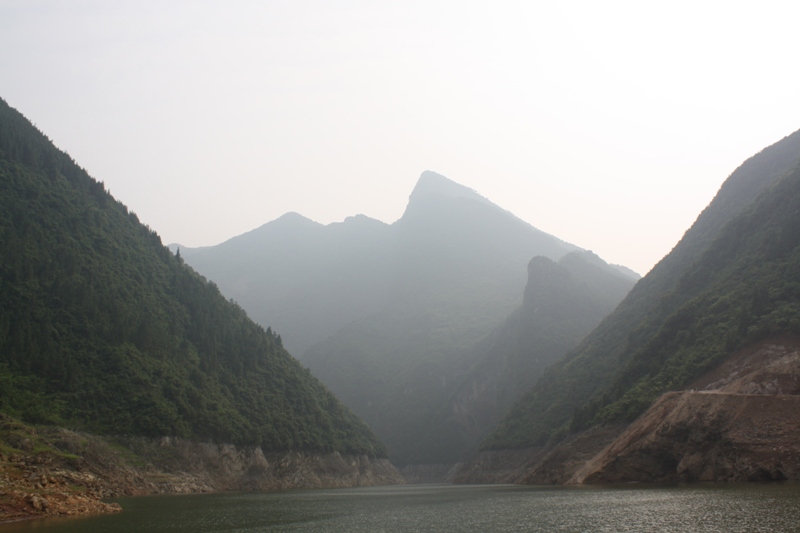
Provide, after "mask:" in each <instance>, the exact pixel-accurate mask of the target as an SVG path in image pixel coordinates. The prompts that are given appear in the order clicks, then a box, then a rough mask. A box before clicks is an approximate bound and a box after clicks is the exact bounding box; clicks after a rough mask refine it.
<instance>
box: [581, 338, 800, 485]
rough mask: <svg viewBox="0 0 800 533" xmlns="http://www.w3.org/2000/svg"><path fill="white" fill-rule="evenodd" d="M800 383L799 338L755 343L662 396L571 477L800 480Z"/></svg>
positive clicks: (586, 480)
mask: <svg viewBox="0 0 800 533" xmlns="http://www.w3.org/2000/svg"><path fill="white" fill-rule="evenodd" d="M799 385H800V339H798V338H797V337H795V336H784V337H781V338H778V339H772V340H769V341H765V342H761V343H758V344H756V345H754V346H752V347H750V348H748V349H746V350H742V351H741V352H739V353H737V354H735V355H734V356H733V357H731V358H730V359H728V360H727V361H726V362H725V363H723V364H722V365H720V366H719V367H718V368H716V369H714V370H713V371H711V372H709V373H708V374H707V375H706V376H703V377H702V378H700V379H699V380H697V381H696V382H695V383H694V384H693V386H692V388H691V389H690V390H688V391H677V392H670V393H667V394H664V395H663V396H661V398H659V399H658V400H657V401H656V402H655V403H654V404H653V406H652V407H651V408H650V409H649V410H648V411H647V412H646V413H644V414H643V415H642V416H641V417H639V419H637V420H636V421H635V422H633V423H632V424H631V425H630V427H628V429H627V430H626V431H625V432H624V433H623V434H622V435H620V437H619V438H618V439H617V440H616V441H614V442H613V443H612V444H611V445H610V446H609V447H608V448H606V449H605V450H603V451H602V452H601V453H599V454H598V455H597V456H595V457H594V458H593V459H592V460H591V461H589V462H588V463H587V464H586V465H585V466H584V467H583V468H581V469H580V470H579V471H578V472H577V473H576V474H575V475H574V476H573V478H572V479H571V480H570V482H572V483H614V482H627V481H768V480H784V479H791V480H797V479H800V395H798V394H799V393H800V386H799Z"/></svg>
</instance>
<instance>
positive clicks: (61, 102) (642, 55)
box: [0, 0, 800, 274]
mask: <svg viewBox="0 0 800 533" xmlns="http://www.w3.org/2000/svg"><path fill="white" fill-rule="evenodd" d="M798 5H800V4H798V3H797V2H788V1H787V2H768V1H763V0H760V1H758V2H755V1H751V2H735V1H727V2H721V1H720V2H702V1H697V0H694V1H691V2H683V1H674V0H673V1H670V2H643V1H634V2H615V1H609V0H605V1H602V2H598V1H587V2H569V1H541V2H536V1H519V2H501V1H492V2H488V1H486V2H471V1H465V0H458V1H455V0H454V1H435V0H425V1H415V0H404V1H402V2H387V1H377V0H373V1H327V2H323V1H303V0H291V1H261V2H243V1H240V2H236V1H230V0H227V1H224V2H222V1H219V2H212V1H198V0H191V1H168V0H159V1H145V0H135V1H120V0H114V1H106V0H94V1H89V0H87V1H80V0H58V1H55V0H54V1H37V0H19V1H17V0H0V97H2V98H4V99H5V100H6V101H7V102H8V103H9V104H10V105H11V106H12V107H15V108H17V109H18V110H19V111H21V112H22V113H23V114H24V115H25V116H27V117H28V118H29V119H30V120H31V121H33V122H34V123H35V124H36V125H37V126H38V127H39V128H40V129H41V130H42V131H44V133H46V134H47V135H48V136H49V137H50V138H51V139H52V140H53V141H54V142H55V144H56V145H57V146H58V147H60V148H61V149H63V150H66V151H67V152H69V153H70V155H72V156H73V157H74V158H75V159H76V160H77V161H78V163H79V164H81V165H82V166H84V167H85V168H86V169H87V170H88V171H89V173H90V174H91V175H93V176H94V177H95V178H97V179H99V180H102V181H104V182H105V183H106V186H107V187H108V188H109V189H110V191H111V192H112V194H114V195H115V196H116V197H117V198H118V199H120V200H121V201H122V202H123V203H125V204H126V205H128V207H130V208H131V209H133V210H134V211H135V212H136V213H137V214H138V215H139V218H140V219H141V220H142V221H143V222H145V223H147V224H149V225H150V226H151V227H153V228H154V229H155V230H157V231H158V232H159V234H160V235H161V236H162V239H163V241H164V242H165V244H166V243H171V242H179V243H182V244H184V245H187V246H201V245H211V244H216V243H219V242H221V241H223V240H226V239H227V238H229V237H232V236H234V235H238V234H240V233H243V232H245V231H248V230H250V229H253V228H255V227H257V226H260V225H261V224H263V223H265V222H267V221H270V220H272V219H275V218H277V217H278V216H280V215H281V214H283V213H285V212H287V211H297V212H299V213H302V214H304V215H306V216H307V217H309V218H312V219H314V220H316V221H319V222H322V223H329V222H335V221H341V220H342V219H344V218H345V217H346V216H350V215H354V214H357V213H363V214H366V215H368V216H371V217H374V218H377V219H380V220H383V221H385V222H393V221H395V220H396V219H397V218H399V217H400V215H401V214H402V212H403V209H404V207H405V204H406V202H407V200H408V195H409V194H410V192H411V190H412V188H413V186H414V184H415V183H416V180H417V178H418V177H419V174H420V173H421V172H422V171H423V170H426V169H429V170H434V171H436V172H439V173H441V174H444V175H446V176H448V177H449V178H451V179H453V180H455V181H457V182H459V183H461V184H463V185H466V186H468V187H471V188H473V189H475V190H477V191H478V192H479V193H481V194H483V195H484V196H486V197H487V198H488V199H490V200H491V201H493V202H495V203H497V204H499V205H500V206H502V207H504V208H506V209H508V210H509V211H511V212H513V213H514V214H516V215H517V216H519V217H520V218H522V219H524V220H526V221H528V222H530V223H531V224H533V225H534V226H536V227H538V228H540V229H542V230H544V231H547V232H549V233H552V234H554V235H556V236H558V237H560V238H562V239H564V240H567V241H569V242H572V243H574V244H577V245H578V246H581V247H584V248H588V249H591V250H593V251H595V252H596V253H598V254H599V255H600V256H601V257H603V258H604V259H606V260H608V261H610V262H614V263H621V264H624V265H626V266H629V267H631V268H633V269H634V270H637V271H638V272H640V273H642V274H644V273H646V272H647V271H648V270H649V269H650V268H651V267H652V266H653V264H655V263H656V262H657V261H658V260H659V259H660V258H661V257H663V256H664V255H665V254H666V253H668V252H669V251H670V249H671V248H672V246H674V244H675V243H676V242H677V241H678V240H679V239H680V237H681V236H682V234H683V232H684V231H685V230H686V229H687V228H688V227H689V226H690V225H691V223H692V222H693V221H694V219H695V218H696V217H697V215H698V214H699V212H700V211H701V210H702V209H703V208H704V207H705V206H706V205H707V204H708V202H709V201H710V200H711V198H712V197H713V195H714V194H715V193H716V191H717V190H718V188H719V186H720V185H721V184H722V182H723V181H724V179H725V178H726V177H727V176H728V175H729V174H730V173H731V172H732V171H733V170H734V169H735V168H736V167H737V166H738V165H739V164H740V163H741V162H742V161H743V160H744V159H746V158H747V157H749V156H750V155H752V154H754V153H755V152H757V151H758V150H760V149H762V148H763V147H765V146H767V145H769V144H772V143H773V142H776V141H778V140H779V139H781V138H782V137H784V136H786V135H788V134H790V133H791V132H793V131H795V130H796V129H798V128H800V68H799V67H798V65H800V62H799V61H798V57H797V52H798V49H799V48H798V46H799V45H798V42H797V24H798V20H800V7H795V6H798Z"/></svg>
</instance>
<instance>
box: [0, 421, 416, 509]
mask: <svg viewBox="0 0 800 533" xmlns="http://www.w3.org/2000/svg"><path fill="white" fill-rule="evenodd" d="M404 482H405V481H404V480H403V478H402V477H401V476H400V474H399V473H398V472H397V470H396V469H395V468H394V467H393V466H392V465H391V463H389V461H388V460H386V459H374V458H370V457H368V456H366V455H342V454H339V453H336V452H334V453H329V454H320V453H312V452H285V453H264V452H263V451H262V450H261V448H259V447H237V446H233V445H229V444H213V443H197V442H191V441H187V440H183V439H175V438H168V437H167V438H162V439H143V438H129V439H106V438H100V437H95V436H91V435H86V434H81V433H76V432H73V431H68V430H65V429H60V428H34V427H31V426H27V425H24V424H21V423H19V422H16V421H14V420H12V419H10V418H8V417H3V415H0V522H3V521H8V520H17V519H23V518H32V517H37V516H65V515H75V514H92V513H106V512H116V511H120V510H121V508H120V507H119V506H118V505H117V504H113V503H105V502H103V501H101V500H102V499H104V498H113V497H118V496H135V495H145V494H160V493H193V492H212V491H225V490H279V489H293V488H328V487H355V486H371V485H388V484H401V483H404Z"/></svg>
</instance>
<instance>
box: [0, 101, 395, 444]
mask: <svg viewBox="0 0 800 533" xmlns="http://www.w3.org/2000/svg"><path fill="white" fill-rule="evenodd" d="M0 246H1V247H2V254H0V301H1V302H2V307H0V411H2V412H5V413H8V414H10V415H13V416H16V417H20V418H21V419H23V420H26V421H30V422H36V423H50V424H61V425H66V426H70V427H77V428H81V429H85V430H88V431H92V432H97V433H104V434H133V435H144V436H153V437H155V436H161V435H176V436H182V437H187V438H193V439H201V440H214V441H221V442H231V443H235V444H253V445H255V444H258V445H261V446H263V447H264V448H265V449H268V450H315V451H329V450H336V451H341V452H354V453H368V454H371V455H384V454H385V449H384V448H383V446H382V445H381V444H380V443H379V441H378V440H377V439H376V438H375V437H374V436H373V434H372V433H371V432H370V430H369V428H368V427H367V426H366V424H364V423H363V422H361V421H360V420H359V419H357V418H356V417H355V416H354V415H353V414H352V413H351V412H350V411H349V410H348V409H347V408H345V407H344V406H343V405H342V404H341V403H340V402H339V401H338V400H337V399H336V398H335V397H334V396H333V395H332V394H331V393H330V392H329V391H328V390H327V389H326V388H325V387H324V386H323V385H321V384H320V383H319V381H317V380H316V379H315V378H314V377H313V376H311V374H310V372H309V371H308V370H307V369H305V368H303V367H302V366H301V365H300V364H299V363H298V362H297V361H296V360H294V359H293V358H292V357H291V356H290V355H289V354H288V353H287V352H286V350H284V349H283V347H282V344H281V339H280V337H279V336H277V335H275V334H274V333H273V332H272V331H271V330H269V329H267V330H266V331H265V330H264V329H263V328H262V327H261V326H259V325H257V324H255V323H253V322H252V321H251V320H250V319H248V317H247V315H246V313H245V312H244V311H243V310H242V309H241V308H240V307H239V306H238V305H237V304H236V303H234V302H233V301H227V300H226V299H225V298H223V297H222V296H221V295H220V292H219V290H218V289H217V287H216V286H215V285H214V284H213V283H210V282H207V281H206V280H205V279H204V278H203V277H201V276H200V275H198V274H197V273H195V272H194V271H193V270H192V269H191V268H190V267H188V266H187V265H186V264H184V262H183V260H182V259H181V258H180V255H177V256H176V255H173V254H172V253H171V252H170V251H169V250H168V249H167V248H166V247H164V246H163V245H162V243H161V239H160V238H159V236H158V234H157V233H156V232H155V231H153V230H151V229H150V228H148V227H147V226H145V225H143V224H141V223H140V222H139V220H138V219H137V217H136V215H135V214H134V213H132V212H129V211H128V209H127V208H126V207H125V206H124V205H122V204H121V203H119V202H117V201H116V200H115V199H114V198H113V197H112V196H111V195H110V194H109V193H108V192H107V191H106V190H105V188H104V186H103V184H102V183H101V182H97V181H95V180H94V179H93V178H91V177H90V176H89V175H88V174H87V173H86V171H84V170H83V169H82V168H80V167H79V166H78V165H76V164H75V162H74V161H72V159H71V158H70V157H69V156H68V155H66V154H65V153H63V152H60V151H59V150H57V149H56V148H55V147H53V145H52V144H51V143H50V141H49V140H48V139H47V138H46V137H45V136H44V135H42V134H41V133H40V132H39V131H37V130H36V129H35V128H34V127H33V126H32V125H31V124H30V123H29V122H28V121H27V120H26V119H25V118H24V117H23V116H22V115H20V114H19V113H17V112H16V111H15V110H13V109H11V108H10V107H9V106H8V105H7V104H6V103H5V102H4V101H0Z"/></svg>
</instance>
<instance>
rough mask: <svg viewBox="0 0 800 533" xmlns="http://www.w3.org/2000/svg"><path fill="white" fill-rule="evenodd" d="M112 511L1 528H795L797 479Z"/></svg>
mask: <svg viewBox="0 0 800 533" xmlns="http://www.w3.org/2000/svg"><path fill="white" fill-rule="evenodd" d="M115 501H117V502H119V503H120V504H121V505H122V507H123V509H124V511H123V512H122V513H119V514H115V515H106V516H96V517H84V518H59V519H40V520H33V521H28V522H18V523H13V524H5V525H0V533H11V532H14V533H17V532H30V531H36V532H38V533H78V532H80V533H94V532H97V533H99V532H103V533H141V532H148V533H160V532H165V533H166V532H169V533H183V532H187V533H188V532H192V533H201V532H226V533H256V532H273V531H281V532H284V531H286V532H304V533H312V532H313V533H317V532H326V533H330V532H347V533H357V532H365V533H381V532H383V533H390V532H436V533H449V532H454V533H455V532H458V533H463V532H467V531H476V532H477V531H480V532H512V531H513V532H548V533H549V532H563V533H573V532H574V533H578V532H580V533H590V532H591V533H604V532H608V533H612V532H613V533H618V532H676V533H678V532H679V533H691V532H697V533H700V532H702V533H707V532H714V533H717V532H718V533H738V532H742V533H745V532H746V533H757V532H764V533H767V532H769V533H780V532H795V531H797V532H800V485H798V484H792V483H785V484H728V485H721V484H709V485H705V484H697V485H676V486H668V487H665V486H644V485H625V486H618V487H617V486H615V487H529V486H512V485H499V486H498V485H494V486H492V485H485V486H477V485H469V486H463V485H406V486H392V487H372V488H355V489H330V490H293V491H285V492H251V493H221V494H199V495H188V496H186V495H181V496H146V497H139V498H122V499H119V500H115Z"/></svg>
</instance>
